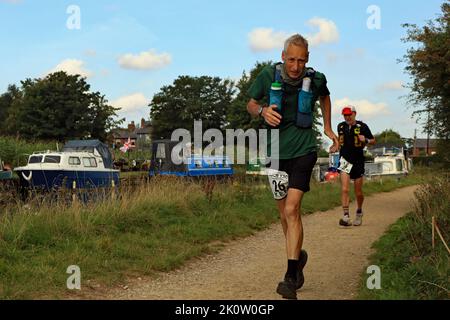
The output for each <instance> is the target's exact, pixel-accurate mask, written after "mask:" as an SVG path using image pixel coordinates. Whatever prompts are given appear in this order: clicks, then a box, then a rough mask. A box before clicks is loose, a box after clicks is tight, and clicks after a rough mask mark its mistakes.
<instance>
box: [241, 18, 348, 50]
mask: <svg viewBox="0 0 450 320" xmlns="http://www.w3.org/2000/svg"><path fill="white" fill-rule="evenodd" d="M306 24H307V25H308V26H310V27H313V28H318V29H319V31H318V32H316V33H314V34H307V35H305V38H306V39H308V42H309V44H310V45H311V46H318V45H320V44H322V43H332V42H337V41H339V32H338V29H337V27H336V24H335V23H334V22H333V21H331V20H328V19H324V18H318V17H315V18H312V19H310V20H308V21H307V23H306ZM293 34H295V32H286V31H274V30H273V29H272V28H256V29H253V30H252V31H250V32H249V34H248V40H249V44H250V49H251V50H252V51H254V52H258V51H270V50H272V49H282V48H283V46H284V41H285V40H286V39H287V38H289V37H290V36H291V35H293Z"/></svg>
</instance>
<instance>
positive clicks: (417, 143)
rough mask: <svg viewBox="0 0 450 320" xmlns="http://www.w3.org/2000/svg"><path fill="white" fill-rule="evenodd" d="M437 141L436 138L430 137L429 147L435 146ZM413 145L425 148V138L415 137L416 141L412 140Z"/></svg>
mask: <svg viewBox="0 0 450 320" xmlns="http://www.w3.org/2000/svg"><path fill="white" fill-rule="evenodd" d="M437 141H438V139H430V144H429V147H430V148H435V147H436V143H437ZM414 147H415V148H424V149H425V148H426V147H427V139H416V141H415V142H414Z"/></svg>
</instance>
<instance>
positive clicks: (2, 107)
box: [0, 84, 22, 134]
mask: <svg viewBox="0 0 450 320" xmlns="http://www.w3.org/2000/svg"><path fill="white" fill-rule="evenodd" d="M21 98H22V93H21V91H20V89H19V88H18V87H17V86H16V85H14V84H12V85H9V86H8V90H7V91H6V92H5V93H4V94H2V95H1V96H0V134H7V133H8V127H10V125H9V124H8V122H7V121H6V120H7V118H8V115H9V113H10V112H11V111H12V110H13V105H14V104H17V102H18V101H20V99H21Z"/></svg>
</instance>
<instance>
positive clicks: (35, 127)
mask: <svg viewBox="0 0 450 320" xmlns="http://www.w3.org/2000/svg"><path fill="white" fill-rule="evenodd" d="M21 85H22V86H21V88H20V90H19V89H18V88H17V87H15V86H10V87H9V88H8V92H7V93H5V94H3V95H2V96H1V97H0V113H3V114H4V115H5V119H6V120H4V127H3V129H2V131H3V133H5V134H10V135H17V134H18V135H20V136H21V137H24V138H28V139H45V140H52V139H55V140H57V141H65V140H68V139H71V138H88V137H90V138H97V139H100V140H103V141H104V140H105V139H106V132H107V131H108V130H109V129H111V128H112V127H114V126H116V125H117V124H119V123H121V120H120V121H114V120H112V119H113V116H115V115H116V113H115V111H117V110H118V109H117V108H113V107H111V106H109V105H108V104H107V100H106V99H105V97H104V96H103V95H101V94H100V93H99V92H89V89H90V85H89V84H88V83H87V82H86V81H85V78H82V77H81V76H79V75H68V74H67V73H65V72H63V71H60V72H55V73H52V74H49V75H48V76H46V77H45V78H43V79H33V80H32V79H26V80H25V81H22V82H21ZM8 104H9V106H8Z"/></svg>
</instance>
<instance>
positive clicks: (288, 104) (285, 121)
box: [247, 34, 339, 299]
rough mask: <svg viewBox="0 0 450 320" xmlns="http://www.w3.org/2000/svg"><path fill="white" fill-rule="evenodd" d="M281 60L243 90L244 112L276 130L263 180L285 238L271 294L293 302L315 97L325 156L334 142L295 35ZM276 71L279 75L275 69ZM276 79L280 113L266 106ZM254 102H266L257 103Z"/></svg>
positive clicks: (326, 100)
mask: <svg viewBox="0 0 450 320" xmlns="http://www.w3.org/2000/svg"><path fill="white" fill-rule="evenodd" d="M281 58H282V60H283V64H281V65H279V66H278V67H277V66H268V67H266V68H265V69H263V70H262V71H261V73H260V74H259V75H258V76H257V78H256V80H255V82H254V83H253V84H252V86H251V87H250V89H249V90H248V94H249V96H250V101H249V102H248V104H247V110H248V112H249V113H250V114H251V115H253V116H261V117H263V118H264V121H265V123H266V124H267V125H268V126H269V127H272V128H277V129H278V130H279V150H278V157H277V159H274V157H276V153H275V150H271V147H272V146H270V145H269V150H268V155H269V156H271V155H273V156H272V157H271V161H272V164H273V163H277V164H278V166H277V168H274V169H276V170H269V174H268V177H269V182H270V184H271V187H272V191H273V193H274V198H275V199H276V201H277V206H278V210H279V213H280V218H281V224H282V227H283V232H284V235H285V237H286V251H287V258H288V267H287V272H286V274H285V277H284V280H283V281H282V282H280V283H279V284H278V287H277V292H278V293H279V294H280V295H282V296H283V297H284V298H287V299H297V293H296V291H297V290H298V289H299V288H300V287H301V286H302V285H303V282H304V277H303V268H304V266H305V264H306V261H307V258H308V256H307V253H306V251H305V250H301V249H302V244H303V226H302V221H301V215H300V208H301V201H302V198H303V194H304V193H305V192H308V191H309V181H310V179H311V173H312V169H313V167H314V165H315V163H316V160H317V150H316V137H315V134H314V131H313V130H312V114H313V112H312V108H313V107H314V104H315V101H317V99H318V100H319V102H320V107H321V109H322V115H323V123H324V133H325V135H326V136H327V137H329V138H330V139H331V140H332V141H333V144H332V146H331V147H330V152H336V151H337V150H338V145H339V142H338V138H337V136H336V134H335V133H334V132H333V130H332V128H331V101H330V96H329V94H330V92H329V91H328V88H327V86H326V78H325V76H324V75H323V74H322V73H320V72H316V71H314V70H313V69H311V68H306V63H307V62H308V58H309V52H308V42H307V41H306V39H304V38H303V37H302V36H301V35H298V34H296V35H293V36H291V37H290V38H288V39H287V40H286V42H285V44H284V49H283V51H282V55H281ZM276 68H278V69H279V72H276V71H275V70H276ZM278 75H280V78H281V79H280V80H281V83H282V84H283V98H282V103H281V111H280V110H278V109H277V105H270V106H269V105H268V104H269V103H268V102H269V100H268V98H269V96H270V91H271V85H272V83H273V82H274V81H275V80H278ZM300 90H302V91H300ZM260 100H265V101H266V103H265V104H262V105H261V104H260V103H259V102H258V101H260ZM300 101H301V103H300ZM300 111H302V112H300ZM272 130H273V129H272ZM272 130H270V131H272ZM268 140H270V139H268ZM274 160H277V161H275V162H274Z"/></svg>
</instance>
